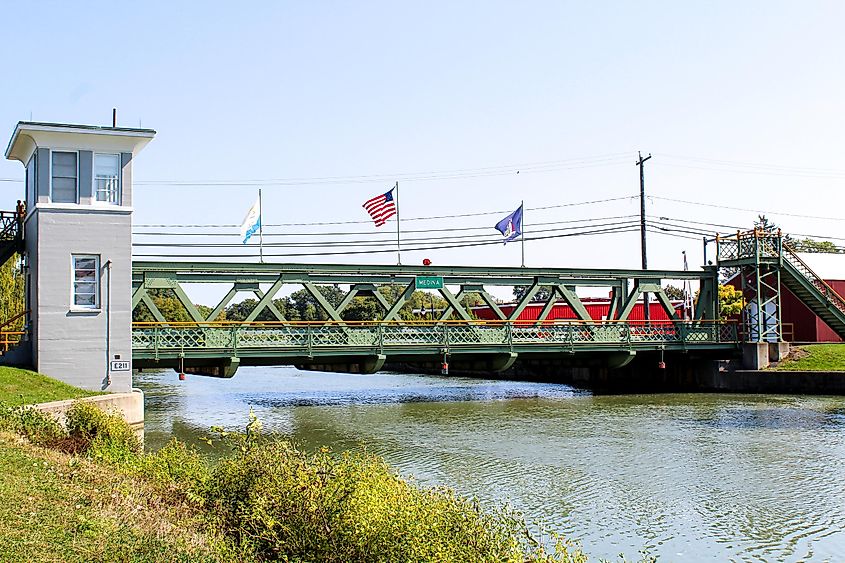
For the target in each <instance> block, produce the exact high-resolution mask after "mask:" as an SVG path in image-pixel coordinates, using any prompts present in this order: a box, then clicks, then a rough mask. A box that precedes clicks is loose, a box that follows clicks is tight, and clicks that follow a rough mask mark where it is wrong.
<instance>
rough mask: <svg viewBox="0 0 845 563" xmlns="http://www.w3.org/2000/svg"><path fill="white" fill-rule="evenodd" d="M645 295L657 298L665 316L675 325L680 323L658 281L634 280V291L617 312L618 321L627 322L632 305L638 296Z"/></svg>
mask: <svg viewBox="0 0 845 563" xmlns="http://www.w3.org/2000/svg"><path fill="white" fill-rule="evenodd" d="M645 293H652V294H654V296H655V297H657V301H658V302H659V303H660V306H661V307H663V310H664V311H666V315H667V316H668V317H669V318H670V319H672V320H673V321H674V322H676V323H677V322H680V321H681V319H680V318H679V317H678V314H677V313H676V312H675V308H674V307H672V300H671V299H669V296H668V295H666V292H665V291H663V287H662V286H661V285H660V281H659V280H635V281H634V290H633V291H632V292H631V294H630V295H629V296H628V299H627V300H626V301H625V305H624V306H623V307H622V310H621V311H620V312H619V319H618V320H620V321H627V320H628V316H629V315H630V314H631V311H633V310H634V305H636V303H637V301H638V300H639V298H640V296H641V295H643V294H645Z"/></svg>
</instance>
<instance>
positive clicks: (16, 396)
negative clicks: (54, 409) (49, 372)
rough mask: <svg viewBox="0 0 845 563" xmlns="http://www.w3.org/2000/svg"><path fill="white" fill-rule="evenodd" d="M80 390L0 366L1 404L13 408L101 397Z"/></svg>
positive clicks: (36, 374) (33, 373) (40, 375)
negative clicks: (94, 396) (93, 396)
mask: <svg viewBox="0 0 845 563" xmlns="http://www.w3.org/2000/svg"><path fill="white" fill-rule="evenodd" d="M101 394H102V393H98V392H96V391H86V390H84V389H78V388H76V387H73V386H72V385H68V384H67V383H62V382H61V381H57V380H55V379H53V378H50V377H47V376H46V375H42V374H40V373H36V372H34V371H29V370H25V369H19V368H11V367H3V366H0V403H5V404H7V405H11V406H18V405H31V404H35V403H46V402H48V401H61V400H63V399H78V398H80V397H90V396H92V395H101Z"/></svg>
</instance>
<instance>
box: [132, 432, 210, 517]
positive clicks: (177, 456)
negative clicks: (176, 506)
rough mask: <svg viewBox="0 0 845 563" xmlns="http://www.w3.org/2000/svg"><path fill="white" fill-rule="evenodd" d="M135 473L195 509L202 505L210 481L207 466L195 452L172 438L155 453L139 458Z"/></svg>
mask: <svg viewBox="0 0 845 563" xmlns="http://www.w3.org/2000/svg"><path fill="white" fill-rule="evenodd" d="M138 470H139V471H140V472H141V473H142V474H143V476H144V477H145V478H147V479H148V480H150V481H152V482H153V484H155V485H156V486H157V487H159V488H162V489H164V490H165V491H166V492H167V493H168V494H169V495H172V496H176V497H178V498H182V499H185V500H188V501H191V502H193V503H195V504H198V505H202V504H204V502H205V493H206V489H207V487H208V482H209V479H210V477H211V472H210V469H209V467H208V464H207V463H206V461H205V460H204V459H203V457H202V456H200V454H199V453H198V452H197V451H196V450H194V449H193V448H189V447H188V446H186V445H185V444H184V443H183V442H180V441H179V440H177V439H176V438H173V439H172V440H170V441H169V442H168V443H167V444H166V445H165V446H164V447H163V448H161V449H160V450H158V451H157V452H155V453H153V454H147V455H145V456H143V457H142V458H141V459H140V460H139V463H138Z"/></svg>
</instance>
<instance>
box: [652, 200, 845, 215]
mask: <svg viewBox="0 0 845 563" xmlns="http://www.w3.org/2000/svg"><path fill="white" fill-rule="evenodd" d="M649 198H650V199H659V200H662V201H671V202H673V203H683V204H687V205H698V206H701V207H713V208H716V209H730V210H731V211H746V212H751V213H762V214H764V215H783V216H784V217H799V218H801V219H822V220H826V221H843V220H845V219H843V218H842V217H825V216H820V215H802V214H799V213H788V212H785V211H766V210H763V209H749V208H746V207H732V206H730V205H720V204H716V203H702V202H700V201H689V200H685V199H675V198H671V197H661V196H656V195H652V196H649Z"/></svg>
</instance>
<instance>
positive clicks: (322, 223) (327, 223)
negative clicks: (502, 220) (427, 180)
mask: <svg viewBox="0 0 845 563" xmlns="http://www.w3.org/2000/svg"><path fill="white" fill-rule="evenodd" d="M633 197H636V196H620V197H611V198H605V199H596V200H591V201H579V202H575V203H561V204H557V205H547V206H544V207H527V208H526V210H528V211H542V210H546V209H562V208H565V207H578V206H582V205H595V204H598V203H609V202H612V201H621V200H625V199H632V198H633ZM511 211H513V210H500V211H484V212H480V213H460V214H454V215H432V216H428V217H408V218H405V217H403V218H402V221H403V222H404V221H432V220H435V219H459V218H465V217H482V216H485V215H499V214H502V213H510V212H511ZM361 224H372V220H360V221H320V222H308V223H268V224H267V225H265V226H266V227H312V226H313V227H324V226H330V225H361ZM135 227H140V228H180V229H184V228H189V229H194V228H208V227H226V228H230V227H240V225H238V224H192V225H181V224H173V223H170V224H150V223H147V224H139V225H135Z"/></svg>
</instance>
